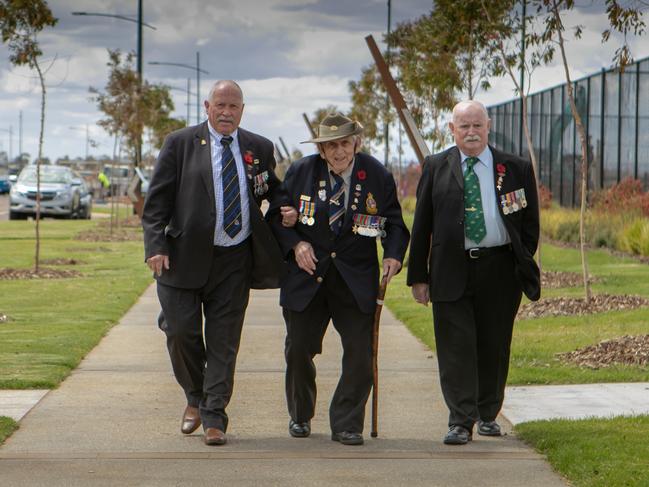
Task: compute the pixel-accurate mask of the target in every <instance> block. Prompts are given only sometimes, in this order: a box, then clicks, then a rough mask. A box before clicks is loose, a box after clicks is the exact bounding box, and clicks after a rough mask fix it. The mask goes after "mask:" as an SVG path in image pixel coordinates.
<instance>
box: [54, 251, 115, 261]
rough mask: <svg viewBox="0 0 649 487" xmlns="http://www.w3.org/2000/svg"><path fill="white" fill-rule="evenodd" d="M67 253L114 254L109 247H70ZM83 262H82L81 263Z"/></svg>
mask: <svg viewBox="0 0 649 487" xmlns="http://www.w3.org/2000/svg"><path fill="white" fill-rule="evenodd" d="M65 250H66V252H102V253H103V252H112V251H113V249H109V248H108V247H68V248H67V249H65ZM79 262H81V261H79Z"/></svg>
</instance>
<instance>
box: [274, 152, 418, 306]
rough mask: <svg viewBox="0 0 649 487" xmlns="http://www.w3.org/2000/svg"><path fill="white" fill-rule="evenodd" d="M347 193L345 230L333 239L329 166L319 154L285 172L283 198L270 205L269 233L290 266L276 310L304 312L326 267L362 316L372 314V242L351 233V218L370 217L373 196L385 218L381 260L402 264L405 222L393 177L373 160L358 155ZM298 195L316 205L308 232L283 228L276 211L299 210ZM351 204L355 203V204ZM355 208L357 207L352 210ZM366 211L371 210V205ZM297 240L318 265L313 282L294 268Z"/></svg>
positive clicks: (374, 262)
mask: <svg viewBox="0 0 649 487" xmlns="http://www.w3.org/2000/svg"><path fill="white" fill-rule="evenodd" d="M320 181H325V182H326V190H327V194H326V201H323V200H322V198H320V191H321V190H322V189H323V187H322V186H321V183H320ZM350 190H351V193H350V195H349V204H348V205H347V212H346V214H345V219H344V222H343V227H342V229H341V231H340V234H339V235H338V236H337V237H336V236H335V235H334V233H333V232H332V231H331V229H330V228H329V212H328V204H329V203H328V201H329V191H330V188H329V178H328V174H327V163H326V162H325V161H324V160H323V159H322V158H321V157H320V156H319V155H318V154H314V155H311V156H308V157H305V158H303V159H300V160H299V161H296V162H294V163H293V164H292V165H291V167H290V168H289V170H288V171H287V173H286V177H285V179H284V182H283V183H282V186H281V193H280V195H281V196H280V197H279V198H278V199H277V200H274V202H273V205H272V206H271V210H270V211H269V216H270V221H271V226H272V229H273V232H274V233H275V235H276V237H277V240H278V242H279V244H280V246H281V248H282V251H283V252H284V255H285V256H286V258H287V260H288V274H287V275H286V277H285V278H284V279H283V280H282V286H281V294H280V304H281V305H282V306H283V307H286V308H288V309H291V310H294V311H303V310H304V309H305V308H306V306H307V305H308V304H309V302H310V301H311V299H312V298H313V296H314V295H315V293H316V291H317V290H318V288H319V286H320V282H318V278H319V277H320V278H322V277H324V276H325V274H326V273H327V270H328V269H329V266H331V265H335V266H336V268H337V270H338V272H340V275H341V276H342V277H343V279H344V280H345V282H346V283H347V285H348V286H349V288H350V290H351V292H352V294H353V295H354V298H355V299H356V302H357V304H358V307H359V308H360V309H361V311H363V312H364V313H372V312H373V311H374V309H375V306H376V294H377V291H378V284H379V265H378V258H377V244H376V237H369V236H363V235H360V234H359V233H355V232H354V231H353V227H354V224H353V223H354V222H353V218H354V214H368V213H369V212H368V211H367V208H368V197H369V193H372V197H373V200H374V202H375V203H376V215H377V216H383V217H385V218H386V222H385V227H384V229H385V232H386V235H385V237H383V238H382V239H381V243H382V245H383V257H384V258H388V257H392V258H394V259H397V260H398V261H399V262H403V257H404V254H405V252H406V249H407V247H408V239H409V232H408V229H407V227H406V225H405V224H404V222H403V217H402V215H401V206H400V205H399V201H398V199H397V194H396V185H395V183H394V178H393V177H392V175H391V174H390V173H389V172H388V171H387V170H386V169H385V167H383V165H382V164H381V163H380V162H379V161H377V160H376V159H374V158H373V157H371V156H369V155H367V154H362V153H359V154H356V159H355V162H354V167H353V171H352V177H351V185H350ZM302 195H304V196H307V197H309V198H310V199H311V201H312V202H316V203H317V207H316V210H315V216H314V219H315V223H314V225H311V226H309V225H306V224H304V223H302V222H300V221H298V223H297V225H296V226H295V227H293V228H285V227H283V226H282V224H281V217H280V215H279V213H278V211H277V208H278V206H279V205H281V204H288V205H291V206H293V207H295V208H297V209H299V205H300V197H301V196H302ZM323 196H324V194H323ZM355 198H356V199H357V200H358V203H354V199H355ZM371 199H372V198H370V200H371ZM353 205H356V209H355V210H354V209H353V208H352V206H353ZM369 205H370V207H371V206H372V202H371V201H370V203H369ZM301 240H304V241H307V242H309V243H310V244H311V245H312V246H313V249H314V252H315V255H316V258H317V259H318V263H317V269H316V272H315V274H314V275H313V276H311V275H309V274H307V273H306V272H304V271H303V270H301V269H300V268H299V267H298V266H297V264H296V262H295V256H294V254H293V247H294V246H295V244H297V243H298V242H299V241H301ZM334 305H335V304H334Z"/></svg>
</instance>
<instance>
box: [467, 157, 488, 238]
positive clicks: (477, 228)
mask: <svg viewBox="0 0 649 487" xmlns="http://www.w3.org/2000/svg"><path fill="white" fill-rule="evenodd" d="M478 161H480V159H478V158H477V157H467V158H466V159H465V162H466V171H465V172H464V234H465V235H466V237H467V238H468V239H469V240H473V241H474V242H475V243H477V244H479V243H480V242H481V241H482V239H483V238H485V236H486V235H487V227H486V226H485V222H484V213H483V209H482V195H481V194H480V180H479V179H478V175H477V174H476V173H475V171H474V170H473V166H475V165H476V164H477V163H478Z"/></svg>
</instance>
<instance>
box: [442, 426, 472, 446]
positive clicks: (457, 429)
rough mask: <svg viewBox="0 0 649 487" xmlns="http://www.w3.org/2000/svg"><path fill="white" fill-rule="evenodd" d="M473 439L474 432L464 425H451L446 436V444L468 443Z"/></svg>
mask: <svg viewBox="0 0 649 487" xmlns="http://www.w3.org/2000/svg"><path fill="white" fill-rule="evenodd" d="M472 439H473V434H472V433H471V432H470V431H469V430H468V429H466V428H465V427H464V426H459V425H455V426H451V429H450V430H448V433H446V436H445V437H444V444H445V445H466V444H467V443H468V442H469V441H471V440H472Z"/></svg>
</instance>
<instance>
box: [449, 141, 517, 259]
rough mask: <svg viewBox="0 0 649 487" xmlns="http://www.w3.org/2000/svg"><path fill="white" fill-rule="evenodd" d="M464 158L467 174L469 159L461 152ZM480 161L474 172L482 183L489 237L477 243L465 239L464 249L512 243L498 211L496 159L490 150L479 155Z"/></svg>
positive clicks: (463, 168) (463, 163) (485, 220)
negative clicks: (495, 180)
mask: <svg viewBox="0 0 649 487" xmlns="http://www.w3.org/2000/svg"><path fill="white" fill-rule="evenodd" d="M460 156H461V158H462V174H464V173H465V172H466V166H467V164H466V162H465V160H466V158H467V157H469V156H467V155H466V154H464V153H463V152H462V151H460ZM478 159H479V160H480V161H479V162H477V163H476V164H475V165H474V166H473V171H474V172H475V173H476V176H478V180H479V181H480V196H481V198H482V211H483V213H484V222H485V226H486V228H487V235H485V237H484V238H483V239H482V240H481V241H480V243H476V242H474V241H473V240H471V239H468V238H467V237H466V236H465V237H464V248H465V249H472V248H475V247H497V246H499V245H505V244H507V243H509V242H510V238H509V234H508V233H507V229H506V228H505V224H504V223H503V220H502V217H501V216H500V212H499V211H498V200H497V197H496V185H495V182H494V170H493V165H494V157H493V154H492V153H491V150H490V149H489V146H487V147H485V150H483V151H482V153H480V154H479V155H478Z"/></svg>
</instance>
